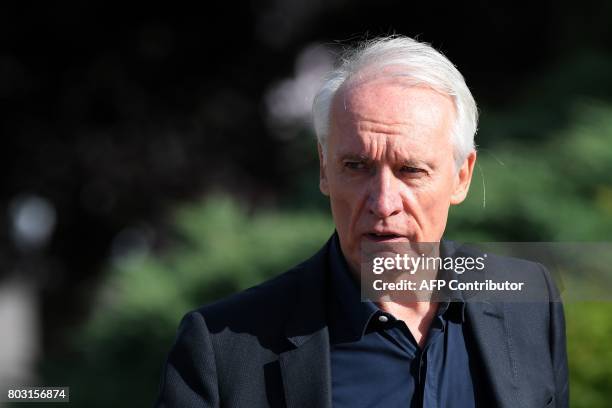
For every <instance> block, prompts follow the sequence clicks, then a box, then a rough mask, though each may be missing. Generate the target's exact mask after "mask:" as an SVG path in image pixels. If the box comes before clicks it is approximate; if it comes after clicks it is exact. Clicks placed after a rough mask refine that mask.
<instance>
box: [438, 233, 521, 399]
mask: <svg viewBox="0 0 612 408" xmlns="http://www.w3.org/2000/svg"><path fill="white" fill-rule="evenodd" d="M441 252H442V254H444V256H453V257H457V256H466V255H468V256H479V255H480V252H478V253H476V252H474V250H473V249H470V248H469V247H464V246H458V245H457V244H456V243H454V242H452V241H443V242H442V246H441ZM494 275H495V271H492V270H488V269H485V270H483V271H480V272H478V273H473V274H470V275H469V276H468V274H458V275H457V278H458V279H459V280H460V281H463V282H469V281H484V280H485V279H487V278H491V277H494ZM462 298H463V299H464V301H465V311H466V314H467V320H468V323H469V324H468V328H469V329H470V332H469V333H470V334H471V337H472V339H473V340H474V343H475V346H476V348H477V350H478V353H479V357H480V360H481V362H482V365H483V368H484V375H486V377H487V378H488V379H489V381H488V383H489V384H490V385H491V388H492V390H491V391H492V392H491V395H492V397H493V398H494V399H495V406H497V407H502V408H504V407H512V408H515V407H522V406H524V404H523V403H522V401H521V400H520V399H521V396H520V394H519V392H518V386H517V384H518V378H517V376H518V373H517V361H516V358H515V356H514V351H513V347H512V336H511V331H510V330H509V327H508V320H507V318H506V316H505V305H504V303H503V302H500V301H494V300H493V299H490V298H489V296H488V295H487V293H478V292H470V291H463V292H462ZM484 383H486V382H484Z"/></svg>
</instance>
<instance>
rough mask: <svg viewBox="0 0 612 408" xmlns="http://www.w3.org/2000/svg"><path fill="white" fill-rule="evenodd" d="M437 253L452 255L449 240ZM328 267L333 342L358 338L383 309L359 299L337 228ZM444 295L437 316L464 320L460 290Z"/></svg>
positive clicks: (359, 293)
mask: <svg viewBox="0 0 612 408" xmlns="http://www.w3.org/2000/svg"><path fill="white" fill-rule="evenodd" d="M440 256H452V250H451V249H450V247H449V243H448V241H447V242H443V243H442V245H441V249H440ZM329 269H330V271H331V291H330V303H331V311H330V323H329V324H330V333H331V337H332V342H335V343H336V342H347V341H355V340H359V339H360V338H361V337H363V335H364V333H365V332H366V329H367V328H368V325H369V324H370V321H371V320H372V318H373V317H374V316H375V315H378V314H381V313H383V311H382V310H381V309H380V308H379V307H378V306H377V305H376V304H375V303H374V302H372V301H371V300H369V299H364V300H362V299H361V288H360V286H359V282H358V281H357V280H356V279H355V277H354V275H353V274H352V273H351V271H350V268H349V266H348V263H347V262H346V259H345V257H344V255H343V253H342V249H341V247H340V240H339V237H338V233H337V232H334V235H333V236H332V239H331V247H330V251H329ZM448 273H451V272H448V271H444V270H442V275H441V276H442V278H443V279H450V276H444V274H448ZM447 295H448V296H446V298H447V299H448V301H444V302H440V303H439V306H438V312H437V316H440V317H441V316H444V318H448V319H452V320H454V321H457V322H464V321H465V301H464V299H463V296H462V293H461V291H458V290H448V291H447Z"/></svg>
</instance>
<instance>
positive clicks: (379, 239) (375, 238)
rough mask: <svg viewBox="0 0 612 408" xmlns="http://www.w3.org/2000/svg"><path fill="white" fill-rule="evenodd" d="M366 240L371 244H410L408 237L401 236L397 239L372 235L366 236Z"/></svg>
mask: <svg viewBox="0 0 612 408" xmlns="http://www.w3.org/2000/svg"><path fill="white" fill-rule="evenodd" d="M364 238H365V239H367V240H368V241H371V242H408V241H409V240H408V238H406V237H400V236H395V237H391V236H388V237H385V236H381V237H379V236H376V235H370V234H365V235H364Z"/></svg>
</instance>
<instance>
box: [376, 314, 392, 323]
mask: <svg viewBox="0 0 612 408" xmlns="http://www.w3.org/2000/svg"><path fill="white" fill-rule="evenodd" d="M378 321H379V322H381V323H387V322H388V321H389V318H388V317H387V316H385V315H380V316H378Z"/></svg>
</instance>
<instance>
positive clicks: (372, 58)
mask: <svg viewBox="0 0 612 408" xmlns="http://www.w3.org/2000/svg"><path fill="white" fill-rule="evenodd" d="M340 61H341V64H340V66H339V67H338V68H336V69H335V70H333V71H332V72H330V73H329V74H328V76H327V77H326V78H325V81H324V83H323V85H322V86H321V88H320V89H319V91H318V92H317V94H316V96H315V98H314V101H313V104H312V112H313V120H314V128H315V133H316V135H317V139H318V141H319V143H320V144H321V148H322V150H323V155H324V156H325V152H326V149H327V137H328V135H329V127H330V111H331V105H332V101H333V99H334V96H335V94H336V92H337V91H338V89H339V88H340V87H341V86H342V85H343V84H345V83H346V82H347V81H348V80H349V79H351V78H354V77H355V76H356V74H361V73H363V72H364V70H365V69H367V70H368V71H370V70H375V72H376V73H377V74H380V75H382V76H384V75H388V76H392V77H402V78H405V79H407V80H408V81H409V83H410V84H411V85H413V86H416V85H425V86H428V87H430V88H432V89H434V90H436V91H437V92H440V93H443V94H446V95H448V96H450V97H451V98H452V100H453V102H454V106H455V113H456V120H455V123H454V126H453V130H452V135H451V136H452V141H453V144H454V158H455V162H456V163H457V166H460V165H461V164H462V163H463V162H464V161H465V159H466V157H467V155H468V154H469V153H470V152H471V151H473V150H474V149H475V145H474V135H475V134H476V129H477V126H478V109H477V107H476V102H475V101H474V97H473V96H472V94H471V93H470V90H469V89H468V87H467V85H466V84H465V79H464V78H463V76H462V75H461V73H459V71H458V70H457V68H455V66H454V65H453V64H452V63H451V62H450V61H449V60H448V58H446V57H445V56H444V55H442V54H441V53H440V52H438V51H436V50H435V49H434V48H432V47H431V45H429V44H426V43H422V42H418V41H416V40H413V39H412V38H409V37H403V36H390V37H381V38H376V39H373V40H368V41H365V42H363V43H361V44H359V45H358V46H357V47H355V48H353V49H350V50H348V51H347V52H346V53H345V54H344V55H343V57H342V58H341V60H340ZM391 66H392V67H393V70H387V71H386V73H385V71H383V68H385V67H391Z"/></svg>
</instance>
